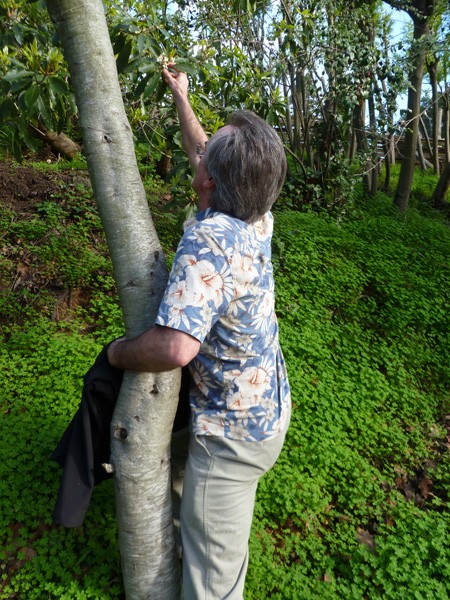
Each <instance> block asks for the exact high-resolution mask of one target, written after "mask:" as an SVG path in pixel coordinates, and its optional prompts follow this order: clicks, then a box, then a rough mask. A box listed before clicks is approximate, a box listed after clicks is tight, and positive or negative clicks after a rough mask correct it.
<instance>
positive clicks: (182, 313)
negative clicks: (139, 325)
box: [156, 223, 234, 343]
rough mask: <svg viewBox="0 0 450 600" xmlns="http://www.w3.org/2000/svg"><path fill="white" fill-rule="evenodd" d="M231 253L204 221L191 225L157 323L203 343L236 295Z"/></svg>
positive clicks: (183, 242)
mask: <svg viewBox="0 0 450 600" xmlns="http://www.w3.org/2000/svg"><path fill="white" fill-rule="evenodd" d="M229 252H230V250H229V249H228V250H227V248H226V245H225V244H224V243H223V242H222V243H219V242H218V241H217V238H216V236H215V235H214V231H213V229H212V228H209V227H205V225H202V223H197V224H196V225H194V226H192V227H191V228H189V229H188V231H187V232H186V233H185V234H184V236H183V237H182V239H181V242H180V244H179V246H178V250H177V253H176V255H175V259H174V263H173V266H172V270H171V273H170V276H169V281H168V284H167V287H166V291H165V294H164V297H163V300H162V302H161V305H160V308H159V312H158V316H157V318H156V324H157V325H163V326H166V327H171V328H172V329H177V330H179V331H183V332H185V333H188V334H189V335H192V336H193V337H195V338H196V339H197V340H199V341H200V343H202V342H203V341H204V339H205V337H206V336H207V334H208V333H209V332H210V330H211V328H212V327H213V325H214V323H215V322H216V321H217V320H218V319H219V318H220V316H221V315H222V314H223V313H224V312H225V311H226V309H227V307H228V305H229V303H230V302H231V300H232V298H233V294H234V289H233V278H232V274H231V269H230V264H229Z"/></svg>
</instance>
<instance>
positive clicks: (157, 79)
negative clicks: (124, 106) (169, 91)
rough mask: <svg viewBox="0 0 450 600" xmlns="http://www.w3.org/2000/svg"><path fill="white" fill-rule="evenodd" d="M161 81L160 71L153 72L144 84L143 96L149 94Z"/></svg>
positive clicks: (145, 96) (146, 96)
mask: <svg viewBox="0 0 450 600" xmlns="http://www.w3.org/2000/svg"><path fill="white" fill-rule="evenodd" d="M161 81H162V79H161V73H154V74H153V76H152V77H151V78H150V81H149V82H148V84H147V85H146V86H145V90H144V98H148V97H149V96H151V95H152V94H153V92H154V91H155V90H156V88H157V86H158V84H159V83H161Z"/></svg>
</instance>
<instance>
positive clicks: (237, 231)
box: [156, 209, 290, 441]
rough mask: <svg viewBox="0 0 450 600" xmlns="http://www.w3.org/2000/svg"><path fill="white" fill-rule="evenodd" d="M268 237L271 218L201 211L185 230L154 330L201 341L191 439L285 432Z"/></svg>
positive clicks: (286, 398) (284, 388)
mask: <svg viewBox="0 0 450 600" xmlns="http://www.w3.org/2000/svg"><path fill="white" fill-rule="evenodd" d="M272 230H273V218H272V215H271V213H266V215H264V217H263V218H262V219H261V220H260V221H257V222H256V223H254V224H252V225H249V224H248V223H245V222H244V221H240V220H239V219H235V218H233V217H230V216H229V215H226V214H224V213H221V212H217V211H213V210H212V209H207V210H206V211H202V212H200V213H198V214H197V216H196V218H195V219H193V220H191V222H190V223H187V224H185V233H184V235H183V237H182V239H181V242H180V244H179V246H178V250H177V254H176V256H175V260H174V264H173V267H172V271H171V273H170V277H169V282H168V285H167V288H166V292H165V295H164V298H163V300H162V303H161V306H160V309H159V313H158V316H157V318H156V323H157V324H158V325H163V326H166V327H172V328H174V329H177V330H180V331H183V332H185V333H188V334H189V335H192V336H193V337H195V338H196V339H198V340H199V341H200V342H201V347H200V351H199V353H198V355H197V356H196V357H195V358H194V359H193V360H192V362H191V363H190V365H189V367H190V370H191V373H192V377H193V380H194V384H195V385H194V386H193V390H192V391H191V398H190V402H191V408H192V419H193V429H192V431H193V433H195V434H197V435H217V436H225V437H227V438H231V439H235V440H247V441H256V440H263V439H267V438H269V437H272V436H274V435H276V434H277V433H279V432H280V431H282V430H283V428H284V427H285V425H286V419H287V416H288V412H289V405H290V390H289V383H288V379H287V374H286V367H285V363H284V359H283V355H282V353H281V349H280V345H279V342H278V323H277V319H276V316H275V310H274V281H273V273H272V263H271V239H272Z"/></svg>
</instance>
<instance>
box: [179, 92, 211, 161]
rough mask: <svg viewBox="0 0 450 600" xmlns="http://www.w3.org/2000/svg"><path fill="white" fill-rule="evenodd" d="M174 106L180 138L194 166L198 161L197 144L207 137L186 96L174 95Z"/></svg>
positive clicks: (203, 142)
mask: <svg viewBox="0 0 450 600" xmlns="http://www.w3.org/2000/svg"><path fill="white" fill-rule="evenodd" d="M174 101H175V106H176V107H177V112H178V118H179V120H180V129H181V140H182V143H183V148H184V149H185V151H186V153H187V155H188V158H189V162H190V163H191V165H192V166H194V167H195V166H196V164H197V162H198V160H199V159H198V156H197V145H198V144H201V145H204V144H205V142H206V141H207V140H208V137H207V135H206V133H205V131H204V129H203V127H202V126H201V124H200V121H199V120H198V118H197V116H196V114H195V113H194V110H193V108H192V106H191V104H190V102H189V99H188V97H187V96H184V97H183V96H180V97H178V98H176V97H175V96H174Z"/></svg>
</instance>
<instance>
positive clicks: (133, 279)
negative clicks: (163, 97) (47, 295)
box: [47, 0, 179, 600]
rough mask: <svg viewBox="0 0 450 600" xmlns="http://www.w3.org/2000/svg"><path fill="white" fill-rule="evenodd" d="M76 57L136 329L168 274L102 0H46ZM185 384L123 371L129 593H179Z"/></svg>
mask: <svg viewBox="0 0 450 600" xmlns="http://www.w3.org/2000/svg"><path fill="white" fill-rule="evenodd" d="M47 4H48V9H49V12H50V15H51V17H52V19H53V21H54V22H55V25H56V27H57V31H58V33H59V37H60V39H61V40H62V43H63V47H64V52H65V55H66V58H67V61H68V64H69V69H70V73H71V76H72V81H73V86H74V89H75V95H76V99H77V104H78V108H79V112H80V125H81V128H82V133H83V142H84V150H85V154H86V158H87V161H88V167H89V173H90V177H91V181H92V187H93V190H94V195H95V198H96V202H97V204H98V207H99V211H100V215H101V218H102V222H103V226H104V229H105V234H106V239H107V242H108V247H109V251H110V253H111V258H112V262H113V267H114V273H115V278H116V283H117V288H118V290H119V295H120V301H121V304H122V310H123V316H124V322H125V329H126V333H127V335H128V336H129V337H133V336H135V335H137V334H139V333H140V332H142V331H143V330H144V329H146V328H148V327H149V326H151V325H152V323H153V322H154V319H155V316H156V312H157V308H158V306H159V303H160V300H161V297H162V293H163V291H164V288H165V285H166V281H167V269H166V264H165V259H164V256H163V253H162V251H161V248H160V245H159V241H158V238H157V235H156V232H155V229H154V227H153V223H152V220H151V216H150V213H149V209H148V204H147V201H146V197H145V192H144V188H143V185H142V182H141V178H140V175H139V171H138V168H137V164H136V158H135V154H134V148H133V140H132V134H131V130H130V126H129V123H128V120H127V117H126V114H125V110H124V106H123V101H122V95H121V90H120V87H119V82H118V77H117V71H116V65H115V60H114V55H113V51H112V47H111V43H110V39H109V34H108V30H107V26H106V21H105V16H104V9H103V4H102V1H101V0H77V2H73V0H48V3H47ZM178 390H179V370H177V371H175V375H174V372H172V373H170V374H159V375H153V374H136V373H126V374H125V377H124V382H123V385H122V389H121V392H120V396H119V399H118V402H117V407H116V410H115V413H114V417H113V421H112V430H111V437H112V448H111V450H112V463H113V466H114V468H115V484H116V501H117V518H118V525H119V542H120V553H121V560H122V569H123V578H124V585H125V591H126V595H127V598H130V599H131V600H141V599H147V598H150V597H151V598H152V599H156V600H158V599H159V600H175V599H177V598H179V568H178V560H177V556H176V550H175V542H174V537H173V520H172V510H171V501H170V460H169V458H170V457H169V445H170V437H171V429H172V423H173V419H174V415H175V411H176V406H177V401H178Z"/></svg>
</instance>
